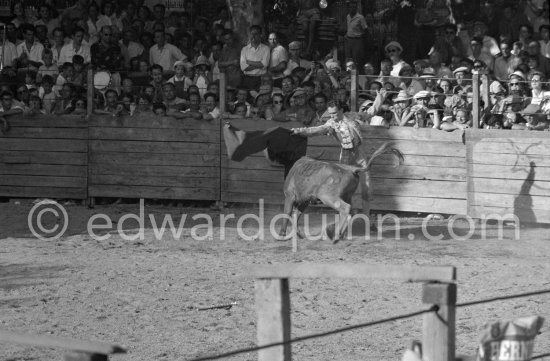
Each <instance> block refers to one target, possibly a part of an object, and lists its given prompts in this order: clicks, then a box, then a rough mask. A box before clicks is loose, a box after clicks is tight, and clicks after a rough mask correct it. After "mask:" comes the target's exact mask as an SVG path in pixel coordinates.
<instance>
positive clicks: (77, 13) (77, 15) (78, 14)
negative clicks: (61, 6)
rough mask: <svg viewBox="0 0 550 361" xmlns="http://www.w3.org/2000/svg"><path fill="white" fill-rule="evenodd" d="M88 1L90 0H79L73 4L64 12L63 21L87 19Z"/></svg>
mask: <svg viewBox="0 0 550 361" xmlns="http://www.w3.org/2000/svg"><path fill="white" fill-rule="evenodd" d="M88 3H89V1H88V0H77V1H76V3H75V4H74V5H73V6H71V7H70V8H68V9H67V10H65V11H64V12H63V15H62V17H61V19H62V21H66V20H75V19H76V20H79V19H87V18H88Z"/></svg>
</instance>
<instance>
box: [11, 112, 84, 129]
mask: <svg viewBox="0 0 550 361" xmlns="http://www.w3.org/2000/svg"><path fill="white" fill-rule="evenodd" d="M10 126H11V127H14V128H18V127H27V128H35V127H43V128H87V127H88V121H87V120H86V118H85V117H84V116H82V115H63V116H58V115H40V116H34V117H29V116H17V117H13V116H12V117H10Z"/></svg>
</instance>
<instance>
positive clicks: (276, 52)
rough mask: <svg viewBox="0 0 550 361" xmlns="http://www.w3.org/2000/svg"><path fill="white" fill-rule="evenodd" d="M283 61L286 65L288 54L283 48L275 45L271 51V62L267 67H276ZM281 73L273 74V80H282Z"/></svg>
mask: <svg viewBox="0 0 550 361" xmlns="http://www.w3.org/2000/svg"><path fill="white" fill-rule="evenodd" d="M283 61H286V62H287V64H288V53H287V51H286V49H285V47H284V46H282V45H277V46H276V47H274V48H273V49H272V50H271V60H270V61H269V67H270V68H274V67H276V66H277V65H279V64H281V63H282V62H283ZM283 71H284V70H283ZM283 71H281V72H280V73H278V74H273V79H279V78H282V77H283V76H284V75H283Z"/></svg>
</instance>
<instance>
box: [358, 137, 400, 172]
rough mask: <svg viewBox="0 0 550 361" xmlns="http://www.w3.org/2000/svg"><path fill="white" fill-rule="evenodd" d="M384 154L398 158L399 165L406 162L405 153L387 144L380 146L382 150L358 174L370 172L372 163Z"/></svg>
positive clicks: (375, 153)
mask: <svg viewBox="0 0 550 361" xmlns="http://www.w3.org/2000/svg"><path fill="white" fill-rule="evenodd" d="M383 154H393V155H394V156H395V157H396V158H397V161H398V165H401V164H403V162H404V160H405V157H404V156H403V153H401V151H399V149H397V148H394V147H393V146H392V143H391V142H385V143H384V144H382V145H381V146H380V148H378V149H377V150H376V151H375V152H374V153H372V156H371V157H370V159H369V161H368V162H367V164H366V165H365V166H364V167H362V168H359V169H357V172H368V171H369V170H370V168H371V166H372V163H373V162H374V161H375V160H376V159H377V158H378V157H380V156H381V155H383Z"/></svg>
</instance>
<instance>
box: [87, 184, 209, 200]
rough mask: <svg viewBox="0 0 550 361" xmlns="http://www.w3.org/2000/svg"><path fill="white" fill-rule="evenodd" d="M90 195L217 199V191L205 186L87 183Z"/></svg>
mask: <svg viewBox="0 0 550 361" xmlns="http://www.w3.org/2000/svg"><path fill="white" fill-rule="evenodd" d="M88 193H89V196H90V197H116V198H153V199H193V200H204V201H208V200H218V195H219V192H218V191H217V190H215V189H209V188H208V189H207V188H204V189H202V188H183V187H148V186H118V185H89V186H88Z"/></svg>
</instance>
